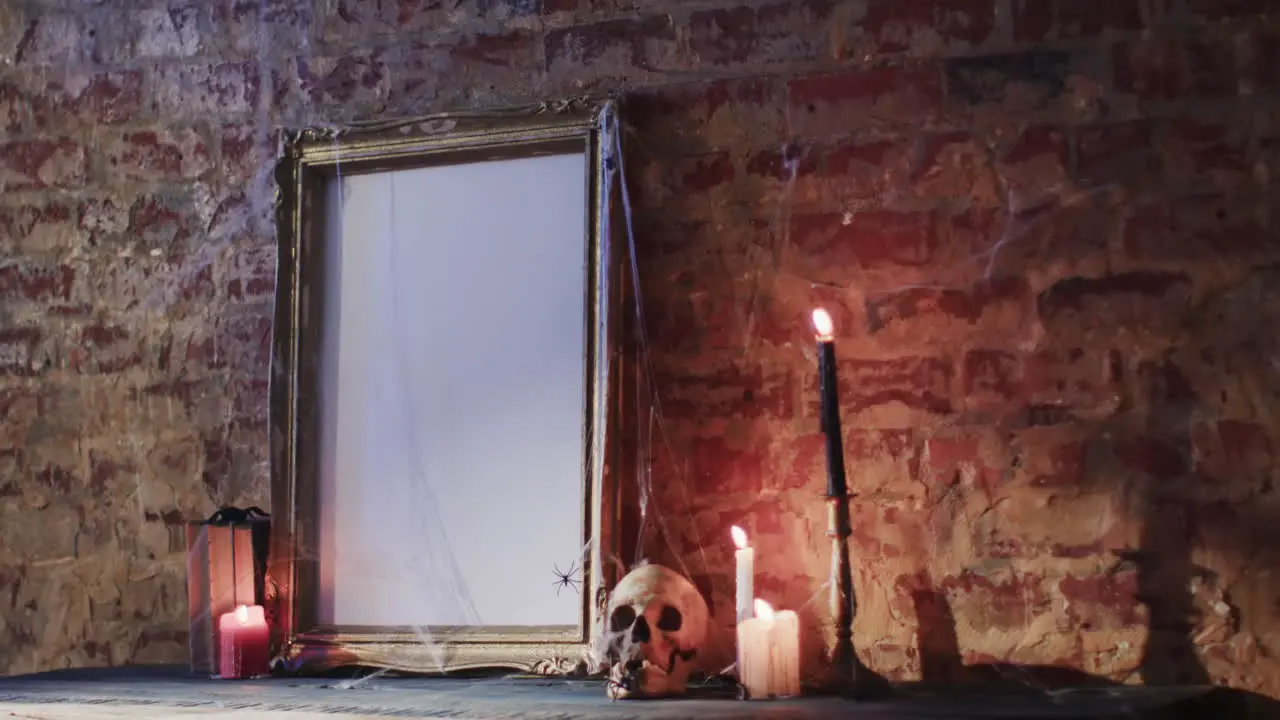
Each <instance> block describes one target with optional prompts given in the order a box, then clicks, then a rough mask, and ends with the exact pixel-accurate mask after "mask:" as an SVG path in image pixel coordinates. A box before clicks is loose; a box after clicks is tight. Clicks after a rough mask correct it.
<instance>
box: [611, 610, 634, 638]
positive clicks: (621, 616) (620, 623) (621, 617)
mask: <svg viewBox="0 0 1280 720" xmlns="http://www.w3.org/2000/svg"><path fill="white" fill-rule="evenodd" d="M635 621H636V611H635V609H634V608H632V607H631V606H630V605H622V606H619V607H618V608H616V609H615V610H614V611H613V616H612V617H610V618H609V630H610V631H612V632H615V633H620V632H622V631H623V630H626V629H627V628H630V627H631V626H632V625H633V624H634V623H635Z"/></svg>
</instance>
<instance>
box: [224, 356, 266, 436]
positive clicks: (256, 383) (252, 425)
mask: <svg viewBox="0 0 1280 720" xmlns="http://www.w3.org/2000/svg"><path fill="white" fill-rule="evenodd" d="M260 371H261V372H260V374H261V375H262V376H263V377H264V378H265V377H266V375H267V369H266V368H260ZM270 396H271V395H270V387H269V385H268V383H267V380H265V379H262V380H257V379H254V380H242V381H240V382H237V383H235V385H234V387H233V392H232V396H231V413H232V415H231V418H232V420H233V421H234V422H235V426H236V427H237V428H240V429H245V430H251V429H265V428H266V427H267V423H268V420H269V419H270V409H269V399H270Z"/></svg>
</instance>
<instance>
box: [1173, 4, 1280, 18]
mask: <svg viewBox="0 0 1280 720" xmlns="http://www.w3.org/2000/svg"><path fill="white" fill-rule="evenodd" d="M1187 9H1188V10H1189V11H1190V12H1191V14H1192V15H1193V16H1195V17H1196V18H1198V19H1203V20H1213V21H1217V20H1232V19H1237V18H1243V19H1258V20H1261V19H1263V18H1264V17H1266V16H1267V15H1271V16H1275V14H1276V12H1277V10H1276V5H1275V3H1274V2H1272V1H1271V0H1188V2H1187Z"/></svg>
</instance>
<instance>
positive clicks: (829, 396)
mask: <svg viewBox="0 0 1280 720" xmlns="http://www.w3.org/2000/svg"><path fill="white" fill-rule="evenodd" d="M835 370H836V358H835V343H834V342H832V341H831V340H830V339H819V342H818V372H819V384H820V392H821V396H822V409H821V411H820V412H821V426H822V432H823V433H824V434H825V435H826V440H827V442H826V449H827V537H829V538H830V539H831V577H830V579H829V585H830V606H829V610H830V612H831V622H832V623H833V625H834V628H833V630H834V632H835V645H834V646H833V647H832V650H831V655H830V657H829V674H828V677H827V678H826V680H825V682H824V683H823V690H824V691H826V692H827V693H832V694H838V695H841V696H843V697H850V698H853V699H858V700H867V699H873V698H878V697H883V696H884V695H885V694H887V693H888V691H889V683H888V682H887V681H886V680H885V679H884V678H883V677H882V676H880V675H878V674H876V673H875V672H874V671H872V670H871V669H870V668H868V667H866V666H865V665H863V664H862V662H861V661H860V660H859V659H858V654H857V652H855V651H854V647H853V618H854V612H855V610H856V608H857V599H856V595H855V593H854V588H853V564H852V561H851V560H850V557H849V537H850V536H851V535H852V534H853V528H852V526H851V524H850V521H849V500H850V494H849V487H848V481H847V479H846V476H845V468H844V438H843V432H842V430H841V427H840V405H839V401H838V398H839V393H838V391H837V386H836V372H835Z"/></svg>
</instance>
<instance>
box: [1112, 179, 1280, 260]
mask: <svg viewBox="0 0 1280 720" xmlns="http://www.w3.org/2000/svg"><path fill="white" fill-rule="evenodd" d="M1124 249H1125V253H1126V254H1127V255H1128V256H1129V257H1131V258H1134V259H1136V260H1142V261H1149V262H1169V261H1181V262H1207V261H1213V262H1222V261H1225V260H1246V261H1248V260H1252V259H1257V258H1262V257H1265V256H1267V255H1268V253H1271V252H1272V251H1273V249H1274V248H1273V243H1272V238H1271V236H1270V234H1269V231H1268V230H1267V229H1266V228H1265V227H1264V226H1263V225H1262V224H1261V221H1260V220H1259V218H1258V216H1257V213H1256V212H1255V206H1254V204H1253V202H1252V201H1251V200H1250V199H1248V198H1243V199H1241V198H1235V197H1230V196H1226V195H1220V194H1217V193H1208V194H1200V195H1193V196H1189V197H1170V198H1161V199H1158V200H1155V201H1151V202H1148V203H1145V204H1142V205H1138V206H1137V207H1136V208H1134V210H1133V213H1132V214H1131V215H1130V216H1129V218H1128V219H1127V221H1126V223H1125V227H1124Z"/></svg>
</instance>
